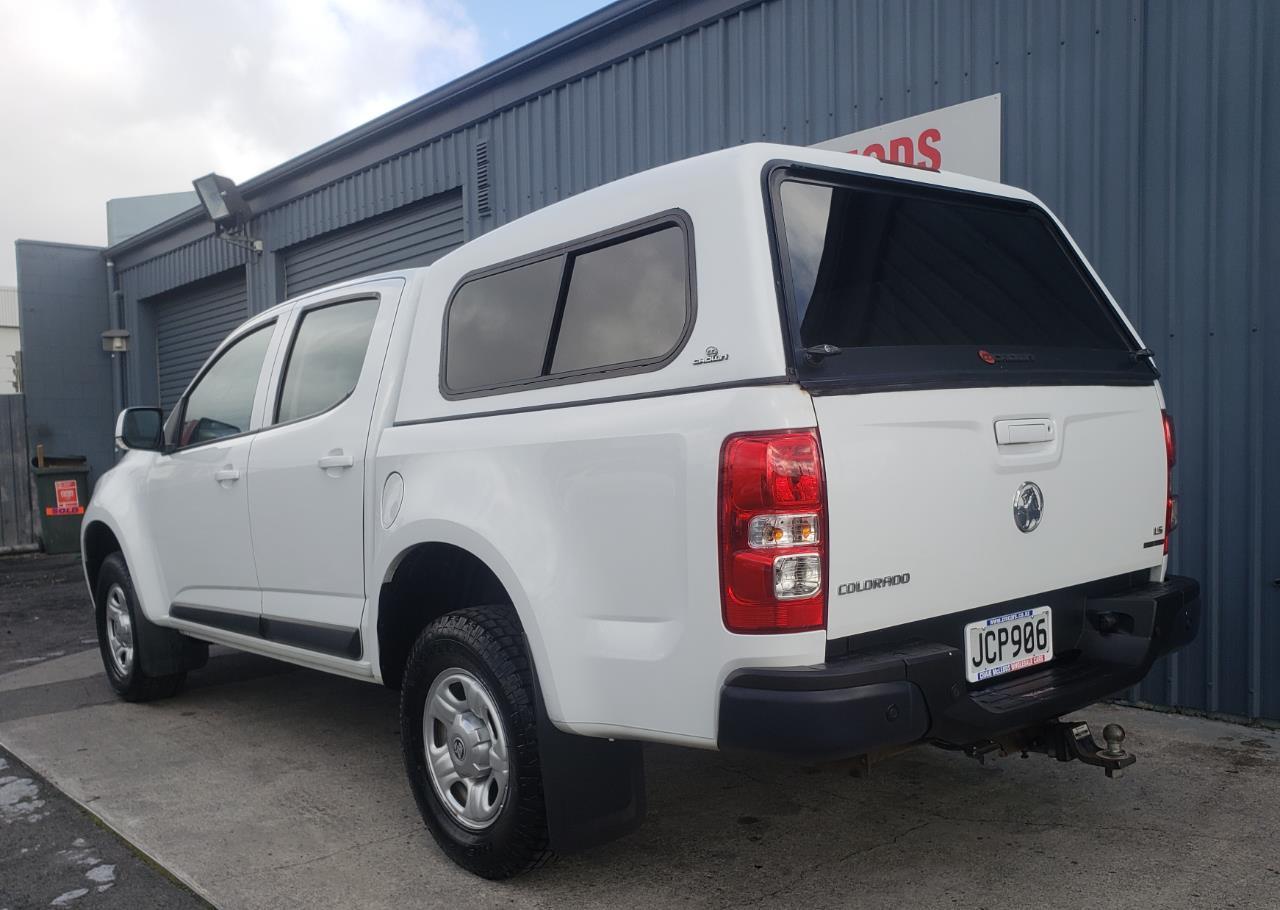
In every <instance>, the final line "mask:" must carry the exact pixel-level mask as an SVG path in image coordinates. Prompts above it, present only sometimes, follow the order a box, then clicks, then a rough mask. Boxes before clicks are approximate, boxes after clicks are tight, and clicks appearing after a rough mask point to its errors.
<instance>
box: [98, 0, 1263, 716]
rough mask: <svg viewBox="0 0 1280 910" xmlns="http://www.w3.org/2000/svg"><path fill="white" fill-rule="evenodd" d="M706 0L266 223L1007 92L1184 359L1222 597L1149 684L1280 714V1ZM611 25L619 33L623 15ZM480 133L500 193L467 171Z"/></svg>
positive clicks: (1193, 547)
mask: <svg viewBox="0 0 1280 910" xmlns="http://www.w3.org/2000/svg"><path fill="white" fill-rule="evenodd" d="M686 10H687V11H689V13H688V17H687V18H686V21H695V19H694V12H693V11H695V10H696V11H703V10H708V12H707V17H708V18H706V19H705V21H701V22H699V23H697V24H695V25H693V26H691V27H690V28H688V29H687V30H685V31H684V32H682V33H680V34H678V35H674V36H672V37H671V38H669V39H667V40H664V41H661V42H659V43H657V44H653V45H651V46H648V47H644V48H637V50H636V51H635V52H633V53H628V54H625V55H623V56H621V57H618V58H614V59H612V60H611V62H610V63H609V64H608V65H606V66H603V67H597V68H595V69H591V70H590V71H586V72H582V70H583V69H586V67H585V65H584V67H583V68H582V69H580V70H579V72H580V75H578V76H575V77H574V78H572V79H569V80H568V81H565V82H562V83H560V84H557V85H555V86H552V87H549V88H547V89H546V90H545V91H542V92H539V93H536V94H533V95H531V96H529V97H527V98H525V99H523V100H522V101H520V102H519V103H517V104H514V105H511V106H509V107H505V108H503V109H501V110H499V111H496V112H495V113H494V114H493V115H491V116H489V117H486V118H483V119H481V120H478V121H476V122H473V123H471V124H469V125H467V126H465V127H464V128H461V129H459V130H457V131H454V132H451V133H449V134H447V135H444V136H441V137H440V138H438V139H436V140H433V141H431V142H428V143H427V144H425V145H419V144H416V142H409V141H408V140H407V139H406V149H405V151H404V152H403V153H402V154H399V155H396V156H393V157H392V158H389V159H387V160H386V161H383V162H381V163H379V164H378V165H376V166H374V167H371V168H366V169H364V170H361V171H360V172H359V173H356V174H353V175H351V176H350V177H348V178H344V179H343V180H340V181H336V182H332V183H329V184H326V185H325V186H323V187H319V188H317V189H316V190H315V191H313V192H310V193H308V194H306V195H304V196H302V197H300V198H299V199H297V200H295V201H294V202H291V203H288V204H287V205H285V206H281V207H280V208H277V209H275V210H273V211H272V212H269V213H267V214H266V215H264V216H262V218H261V219H259V221H258V222H256V225H257V226H256V227H255V229H256V230H258V231H259V233H265V235H266V237H267V240H268V248H269V249H273V248H279V247H284V246H287V245H289V244H292V243H297V242H299V241H300V240H302V239H304V238H306V237H309V236H315V235H317V234H319V233H322V232H324V231H326V230H331V229H333V228H334V227H337V226H340V224H345V223H351V222H352V221H358V220H360V219H363V218H368V217H371V216H372V215H374V214H378V213H381V212H386V211H390V210H392V209H394V208H397V207H399V206H401V205H405V204H408V203H409V202H412V201H415V200H417V199H421V198H425V197H426V196H428V195H431V194H434V193H439V192H442V191H444V190H446V189H448V188H450V187H454V186H458V185H459V184H462V185H463V187H464V190H463V197H464V200H466V214H467V229H468V232H469V233H470V234H475V233H478V232H481V231H483V230H487V229H489V228H492V227H494V226H496V225H498V224H501V223H503V222H505V221H508V220H510V219H512V218H515V217H518V216H520V215H522V214H524V213H526V212H529V211H532V210H534V209H536V208H538V207H540V206H543V205H546V204H548V203H550V202H554V201H556V200H557V199H561V198H564V197H566V196H568V195H571V194H573V193H576V192H579V191H581V190H583V189H586V188H588V187H592V186H596V185H599V184H601V183H604V182H607V181H609V180H612V179H614V178H616V177H620V176H624V175H626V174H629V173H633V172H635V171H638V170H642V169H644V168H647V167H651V166H654V165H657V164H661V163H664V162H667V161H670V160H674V159H677V158H682V157H686V156H689V155H693V154H697V153H699V152H704V151H709V150H712V149H716V148H721V147H724V146H728V145H734V144H737V143H741V142H748V141H753V140H769V141H779V142H790V143H795V144H799V145H807V144H811V143H814V142H818V141H820V140H823V139H826V138H829V137H832V136H835V135H840V134H842V133H846V132H850V131H853V130H856V129H860V128H864V127H868V126H872V125H876V124H879V123H884V122H886V121H891V120H895V119H898V118H901V117H906V116H910V115H912V114H918V113H923V112H925V111H928V110H931V109H933V108H937V107H941V106H945V105H949V104H954V103H957V102H960V101H964V100H968V99H970V98H975V97H981V96H984V95H989V94H992V93H994V92H1000V93H1002V95H1003V113H1004V126H1003V130H1004V135H1003V146H1004V148H1003V162H1002V172H1003V174H1004V175H1005V180H1006V181H1007V182H1009V183H1013V184H1016V185H1019V186H1024V187H1027V188H1029V189H1031V190H1032V191H1033V192H1035V193H1037V194H1039V195H1040V196H1041V197H1042V198H1044V199H1045V200H1046V201H1047V202H1048V203H1049V205H1050V206H1052V207H1053V208H1054V209H1055V210H1056V211H1057V212H1058V213H1059V214H1060V215H1061V216H1062V217H1063V219H1064V220H1065V221H1066V223H1067V224H1068V226H1069V227H1070V229H1071V230H1072V232H1073V233H1074V234H1075V236H1076V237H1077V239H1078V240H1079V241H1080V243H1081V244H1082V245H1083V247H1084V248H1085V250H1086V252H1087V253H1088V254H1089V256H1090V257H1091V259H1092V260H1093V262H1094V263H1095V264H1096V265H1097V267H1098V269H1099V270H1100V272H1101V273H1102V275H1103V277H1104V279H1105V280H1106V281H1107V283H1108V284H1109V285H1110V287H1111V289H1112V291H1113V292H1114V293H1115V294H1116V296H1117V297H1118V298H1119V299H1120V301H1121V303H1122V305H1123V306H1124V307H1125V308H1126V309H1127V310H1128V311H1129V313H1130V314H1132V315H1133V317H1134V318H1135V320H1136V321H1137V323H1138V325H1139V327H1140V329H1141V330H1142V332H1143V334H1144V336H1145V338H1146V340H1147V342H1148V343H1149V344H1150V345H1151V346H1152V347H1153V348H1154V349H1155V350H1156V352H1157V355H1158V358H1159V362H1160V364H1161V365H1162V367H1163V368H1164V369H1165V370H1166V371H1167V373H1168V374H1169V377H1170V380H1169V382H1168V383H1166V391H1167V394H1168V397H1169V404H1170V407H1171V409H1172V410H1173V412H1174V413H1175V415H1176V416H1177V417H1178V420H1179V426H1180V429H1181V441H1182V448H1181V454H1180V459H1181V461H1180V465H1179V468H1178V474H1177V482H1178V485H1179V486H1180V488H1181V492H1182V495H1183V528H1182V530H1181V531H1180V532H1179V533H1178V535H1177V536H1176V537H1175V541H1176V543H1175V545H1174V550H1173V562H1174V567H1175V569H1177V570H1180V571H1183V572H1186V573H1188V574H1192V575H1195V576H1197V577H1199V578H1201V579H1202V580H1203V582H1204V585H1205V592H1206V600H1207V606H1208V616H1207V623H1206V629H1205V634H1204V636H1203V637H1202V638H1201V640H1200V642H1199V643H1198V644H1197V645H1196V646H1195V647H1194V648H1193V649H1192V650H1191V651H1189V652H1187V653H1184V654H1183V655H1181V656H1178V657H1176V658H1174V659H1172V660H1169V661H1167V662H1166V663H1165V664H1164V665H1163V666H1161V667H1160V668H1159V669H1158V670H1157V671H1156V672H1155V673H1154V674H1153V676H1152V678H1151V679H1150V680H1149V681H1148V683H1146V684H1145V685H1144V686H1143V687H1142V689H1141V692H1140V693H1139V694H1140V695H1141V697H1143V698H1147V699H1150V700H1153V701H1161V702H1167V703H1172V704H1177V705H1183V706H1188V707H1194V708H1201V709H1206V710H1210V711H1220V712H1225V713H1231V714H1238V715H1247V716H1265V717H1270V718H1280V586H1278V585H1276V584H1273V581H1272V580H1273V579H1280V522H1278V521H1277V520H1276V519H1275V517H1274V516H1275V515H1277V514H1280V480H1277V477H1276V472H1267V471H1266V470H1265V468H1266V466H1267V461H1266V458H1267V456H1268V454H1270V456H1271V458H1272V460H1275V459H1276V455H1275V453H1276V452H1278V451H1280V436H1278V435H1277V434H1278V433H1280V429H1278V427H1280V419H1278V418H1280V414H1277V413H1276V412H1277V407H1278V405H1277V402H1280V369H1278V368H1277V367H1275V366H1272V365H1271V361H1270V359H1269V357H1268V352H1269V351H1272V350H1276V349H1277V344H1278V343H1280V337H1278V332H1280V329H1278V327H1277V316H1276V315H1275V313H1274V312H1268V311H1267V307H1266V302H1267V301H1268V300H1269V299H1270V297H1271V296H1273V295H1271V294H1270V293H1269V287H1268V284H1269V283H1268V282H1267V273H1264V272H1263V265H1264V263H1267V262H1274V261H1277V258H1278V256H1280V237H1278V236H1277V230H1278V229H1277V219H1275V218H1274V216H1272V215H1271V213H1272V212H1274V211H1276V210H1277V203H1280V199H1278V198H1277V196H1278V194H1280V187H1278V185H1277V178H1276V177H1275V171H1274V169H1268V168H1266V167H1264V162H1265V161H1266V157H1267V155H1268V153H1271V152H1273V151H1274V150H1275V149H1276V148H1277V140H1278V139H1280V110H1277V105H1278V103H1280V102H1278V100H1277V91H1278V88H1280V63H1278V62H1277V54H1276V48H1277V47H1280V4H1273V3H1270V2H1267V0H1221V2H1217V3H1211V2H1192V0H1187V2H1179V3H1165V2H1157V0H1056V2H1055V0H769V2H764V3H755V4H745V5H744V4H741V3H737V2H734V0H725V2H724V3H723V4H722V5H720V6H719V7H716V8H712V4H710V3H708V2H707V0H694V2H690V3H689V4H687V5H686ZM601 40H602V41H606V42H609V43H608V46H609V47H615V46H620V39H619V37H618V36H617V35H616V34H613V35H609V36H607V37H605V38H602V39H601ZM621 46H625V44H621ZM572 53H573V55H579V54H580V55H582V56H583V58H584V59H586V58H587V57H589V56H590V55H591V54H592V53H595V54H598V53H599V51H598V50H596V51H591V50H590V49H589V48H588V49H587V50H583V49H581V48H578V49H575V51H573V52H572ZM571 64H572V61H571V60H560V61H558V63H557V66H558V67H559V69H560V71H562V72H563V71H566V70H568V71H571V72H572V69H571ZM409 135H412V131H411V130H410V129H408V128H406V136H409ZM481 141H484V142H487V144H488V159H489V167H488V173H489V177H490V180H491V186H490V187H489V188H488V189H489V192H488V197H487V200H488V203H489V205H490V208H491V214H488V215H484V216H481V215H480V214H479V213H478V212H477V211H476V209H475V198H476V193H475V188H474V187H473V186H472V185H471V183H470V181H471V180H472V179H473V176H474V175H473V161H472V155H473V153H474V149H475V146H476V143H478V142H481ZM210 243H218V242H217V241H199V242H198V243H197V245H199V244H204V245H206V246H207V245H208V244H210ZM197 252H198V253H199V254H198V255H197ZM186 255H188V257H189V258H192V259H193V260H194V261H196V264H197V265H200V267H201V268H202V269H205V270H206V271H204V274H210V273H211V271H209V270H216V269H214V268H213V265H214V264H213V263H212V262H211V260H212V259H214V258H217V257H219V256H224V257H225V256H231V255H233V254H232V253H228V252H225V251H223V252H214V251H212V250H211V249H203V248H202V249H201V250H200V251H196V250H191V251H189V252H188V253H187V254H186ZM207 260H208V261H207ZM153 262H156V260H153ZM201 263H203V264H202V265H201ZM149 267H150V266H149V264H143V265H141V266H140V267H139V268H135V269H132V270H131V272H126V273H125V276H124V278H125V280H124V282H123V284H124V286H125V289H126V298H127V299H136V290H133V291H131V290H130V288H133V287H136V286H137V285H138V284H139V283H143V284H148V285H149V286H152V287H155V286H156V285H158V284H164V283H166V282H167V283H168V284H169V286H173V285H175V284H179V283H182V282H183V281H189V280H192V278H194V277H198V276H197V275H194V274H192V273H191V272H190V271H189V270H188V266H187V265H186V264H184V263H183V262H182V261H180V260H179V259H176V258H175V259H170V260H169V261H167V262H164V263H158V264H157V266H156V267H155V268H151V271H149V272H144V271H143V270H146V269H148V268H149ZM248 271H249V274H250V293H251V297H253V305H254V307H255V308H261V307H262V306H264V305H265V304H266V303H269V302H271V301H270V300H269V299H267V298H265V297H264V298H262V299H259V297H256V296H253V295H255V294H259V295H261V294H262V293H268V296H269V292H270V290H271V289H272V288H273V287H277V285H274V284H273V283H272V282H273V279H272V278H271V274H272V266H271V260H270V254H269V255H268V257H264V258H263V259H262V260H260V261H258V262H257V263H251V265H250V268H249V270H248ZM133 272H137V273H139V274H137V275H133V274H132V273H133ZM255 276H258V277H256V278H255ZM142 279H145V280H142ZM255 287H262V288H266V289H267V291H266V292H259V291H255ZM150 292H151V293H155V290H152V291H150ZM131 295H132V296H131ZM1100 519H1102V520H1105V516H1100Z"/></svg>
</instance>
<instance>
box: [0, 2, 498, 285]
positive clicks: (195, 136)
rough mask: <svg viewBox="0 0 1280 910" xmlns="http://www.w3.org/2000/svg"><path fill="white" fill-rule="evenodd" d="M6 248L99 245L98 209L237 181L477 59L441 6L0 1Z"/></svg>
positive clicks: (102, 235)
mask: <svg viewBox="0 0 1280 910" xmlns="http://www.w3.org/2000/svg"><path fill="white" fill-rule="evenodd" d="M0 21H3V22H4V28H3V30H0V124H3V125H4V126H3V130H2V132H3V136H4V138H3V139H0V164H2V165H3V166H2V167H0V284H12V283H13V281H14V271H13V269H14V266H13V240H14V239H15V238H17V237H25V238H29V239H37V240H64V241H69V242H74V243H91V244H102V243H104V242H105V239H106V215H105V212H104V205H105V203H106V200H107V199H110V198H114V197H118V196H134V195H142V194H146V193H165V192H174V191H178V190H188V189H190V187H191V178H193V177H196V176H199V175H200V174H204V173H207V172H209V171H213V170H216V171H218V172H219V173H222V174H226V175H227V176H229V177H231V178H233V179H235V180H236V181H239V182H243V181H245V180H247V179H248V178H250V177H253V176H254V175H256V174H259V173H261V172H262V171H264V170H267V169H268V168H270V167H273V166H274V165H276V164H279V163H281V162H282V161H285V160H286V159H288V158H291V157H293V156H294V155H297V154H299V153H301V152H304V151H306V150H307V149H309V148H312V147H314V146H316V145H318V144H319V143H321V142H323V141H325V140H326V139H330V138H332V137H334V136H336V135H338V134H340V133H342V132H344V131H346V130H348V129H351V128H352V127H354V126H357V125H359V124H360V123H362V122H365V121H367V120H368V119H370V118H372V117H374V116H377V115H378V114H380V113H383V112H385V111H387V110H389V109H391V108H393V107H395V106H396V105H398V104H402V103H404V102H406V101H408V100H410V99H412V98H415V97H417V96H418V95H421V94H423V93H424V92H426V91H429V90H430V89H431V88H434V87H435V86H438V85H440V84H442V83H444V82H447V81H448V80H450V79H452V78H455V77H457V76H460V75H462V74H463V73H465V72H467V71H468V70H471V69H473V68H475V67H476V66H478V65H479V64H480V63H481V62H482V61H483V50H484V49H483V46H482V42H481V40H480V34H479V30H478V28H477V27H476V25H475V23H474V22H472V21H471V19H470V18H469V17H468V15H467V14H466V12H465V11H464V10H463V9H462V8H461V7H460V6H459V5H458V4H457V3H454V2H451V0H416V2H415V0H252V2H251V0H223V2H219V3H216V4H215V3H199V4H197V3H189V2H177V3H176V2H172V0H78V2H77V0H40V2H38V3H32V2H29V0H0Z"/></svg>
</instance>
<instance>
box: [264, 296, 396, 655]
mask: <svg viewBox="0 0 1280 910" xmlns="http://www.w3.org/2000/svg"><path fill="white" fill-rule="evenodd" d="M403 287H404V281H403V280H402V279H393V280H386V281H378V282H370V283H368V284H362V285H348V286H346V287H344V288H343V289H342V290H341V291H338V292H335V293H332V294H327V295H317V296H316V297H314V298H311V299H304V300H303V301H302V302H300V303H299V304H298V306H297V307H296V308H295V310H294V313H293V316H292V318H291V320H290V328H289V332H288V340H287V341H285V342H283V344H284V345H286V347H285V348H284V350H285V355H284V357H283V358H282V359H281V365H280V366H279V368H278V369H277V370H276V375H275V377H274V379H273V382H272V394H271V397H270V399H269V402H268V413H267V417H266V421H265V423H266V424H267V426H266V427H264V429H263V431H262V432H261V433H259V434H258V437H257V438H256V439H255V441H254V447H253V452H252V454H251V456H250V465H249V467H250V472H251V473H252V475H253V483H252V485H251V487H250V490H249V519H250V528H251V532H252V535H253V543H254V550H255V553H256V554H257V561H258V579H259V583H260V585H261V587H262V615H263V635H264V637H266V638H268V639H270V640H273V641H278V642H281V643H284V644H290V645H295V646H298V647H305V648H309V649H311V650H315V651H320V652H324V653H329V654H334V655H337V656H341V657H347V658H353V659H354V658H358V657H359V656H360V654H361V653H362V643H361V641H360V637H359V631H358V630H359V626H360V618H361V615H362V614H363V612H364V602H365V576H364V568H365V566H364V555H365V497H366V495H367V489H366V488H367V483H366V474H365V466H366V456H367V444H368V439H369V424H370V415H371V413H372V410H373V402H374V398H375V396H376V394H377V390H378V383H379V380H380V379H381V376H382V365H383V360H384V357H385V355H386V350H387V341H388V339H389V337H390V334H391V326H392V322H393V321H394V319H395V314H396V307H397V304H398V303H399V300H400V294H401V291H402V289H403Z"/></svg>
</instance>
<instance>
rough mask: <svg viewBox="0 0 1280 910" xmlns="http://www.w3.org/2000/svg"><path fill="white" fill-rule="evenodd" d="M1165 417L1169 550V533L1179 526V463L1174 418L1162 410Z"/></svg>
mask: <svg viewBox="0 0 1280 910" xmlns="http://www.w3.org/2000/svg"><path fill="white" fill-rule="evenodd" d="M1160 415H1161V417H1163V418H1164V455H1165V466H1166V471H1167V473H1166V474H1165V485H1164V492H1165V499H1164V551H1165V552H1166V553H1168V552H1169V535H1170V534H1172V533H1173V530H1174V528H1176V527H1177V526H1178V497H1177V496H1175V495H1174V494H1173V466H1174V465H1175V464H1177V463H1178V438H1177V436H1176V435H1174V432H1173V418H1172V417H1170V416H1169V412H1168V411H1161V412H1160Z"/></svg>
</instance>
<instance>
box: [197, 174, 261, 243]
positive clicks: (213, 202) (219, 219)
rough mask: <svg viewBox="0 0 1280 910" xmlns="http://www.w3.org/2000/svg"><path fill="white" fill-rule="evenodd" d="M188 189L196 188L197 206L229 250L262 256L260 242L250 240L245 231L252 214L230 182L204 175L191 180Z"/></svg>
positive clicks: (217, 175)
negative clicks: (236, 249)
mask: <svg viewBox="0 0 1280 910" xmlns="http://www.w3.org/2000/svg"><path fill="white" fill-rule="evenodd" d="M191 185H192V186H194V187H195V188H196V195H197V196H199V197H200V203H201V204H202V205H203V206H204V210H205V212H206V213H207V214H208V215H209V218H210V220H212V221H213V229H214V232H215V233H216V234H217V236H219V237H221V238H222V239H223V240H225V241H226V242H227V243H230V244H232V245H233V246H238V247H242V248H244V249H246V250H249V251H250V252H253V253H261V252H262V250H263V243H262V241H261V240H254V239H253V238H252V237H250V236H249V235H248V233H247V232H246V230H245V226H246V225H248V223H249V217H250V215H251V214H252V213H251V212H250V211H249V204H248V203H247V202H245V201H244V197H242V196H241V195H240V190H238V189H237V188H236V183H235V181H234V180H232V179H230V178H229V177H223V176H222V175H221V174H205V175H204V176H203V177H197V178H196V179H195V180H192V181H191Z"/></svg>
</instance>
